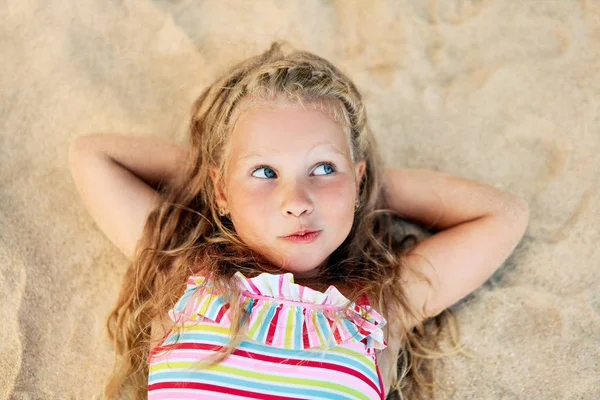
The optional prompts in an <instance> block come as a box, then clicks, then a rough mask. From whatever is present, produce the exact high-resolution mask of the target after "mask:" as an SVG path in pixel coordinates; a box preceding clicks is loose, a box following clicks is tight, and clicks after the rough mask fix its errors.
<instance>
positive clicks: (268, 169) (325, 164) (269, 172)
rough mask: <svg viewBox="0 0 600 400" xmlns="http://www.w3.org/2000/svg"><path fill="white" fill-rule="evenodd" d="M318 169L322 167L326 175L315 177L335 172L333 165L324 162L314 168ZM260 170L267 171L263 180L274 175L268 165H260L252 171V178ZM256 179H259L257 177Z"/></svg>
mask: <svg viewBox="0 0 600 400" xmlns="http://www.w3.org/2000/svg"><path fill="white" fill-rule="evenodd" d="M320 167H323V168H324V169H325V171H326V173H325V174H319V175H317V176H320V175H331V174H332V173H333V172H334V171H335V165H334V164H333V163H330V162H324V163H321V164H319V165H318V166H317V168H315V170H317V169H318V168H320ZM261 169H264V170H265V171H268V172H266V173H265V174H264V175H265V176H264V177H265V178H272V177H273V176H274V175H275V172H274V171H273V170H272V169H271V168H270V167H269V166H268V165H261V166H258V167H256V168H255V169H254V170H253V171H252V176H255V175H254V173H255V172H256V171H260V170H261ZM327 171H330V172H327ZM257 178H259V177H258V176H257Z"/></svg>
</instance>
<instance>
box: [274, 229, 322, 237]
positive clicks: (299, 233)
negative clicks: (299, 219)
mask: <svg viewBox="0 0 600 400" xmlns="http://www.w3.org/2000/svg"><path fill="white" fill-rule="evenodd" d="M313 232H320V230H314V229H313V230H310V229H302V230H300V231H297V232H294V233H291V234H289V235H286V236H281V237H282V238H286V237H290V236H301V235H306V234H307V233H313Z"/></svg>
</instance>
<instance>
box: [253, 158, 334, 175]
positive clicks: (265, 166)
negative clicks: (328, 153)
mask: <svg viewBox="0 0 600 400" xmlns="http://www.w3.org/2000/svg"><path fill="white" fill-rule="evenodd" d="M321 165H329V166H330V167H332V168H333V169H334V172H335V171H337V166H336V165H335V164H334V163H332V162H330V161H324V162H321V163H318V164H317V166H316V167H315V168H317V167H320V166H321ZM261 168H269V169H272V168H271V166H269V165H259V166H257V167H255V168H252V172H250V175H252V174H254V173H255V172H256V171H258V170H259V169H261ZM332 173H333V172H332ZM327 175H331V174H325V175H320V176H327ZM261 179H262V178H261Z"/></svg>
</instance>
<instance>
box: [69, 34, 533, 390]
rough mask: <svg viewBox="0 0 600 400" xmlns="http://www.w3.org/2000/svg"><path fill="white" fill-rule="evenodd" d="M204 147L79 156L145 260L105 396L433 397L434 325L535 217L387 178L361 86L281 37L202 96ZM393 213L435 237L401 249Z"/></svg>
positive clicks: (194, 135) (91, 184)
mask: <svg viewBox="0 0 600 400" xmlns="http://www.w3.org/2000/svg"><path fill="white" fill-rule="evenodd" d="M189 144H190V145H189V149H184V148H182V147H180V146H177V145H176V144H174V143H170V142H167V141H165V140H161V139H158V138H153V137H145V138H142V137H137V138H133V137H127V136H123V135H99V134H95V135H86V136H81V137H79V138H77V139H76V140H75V141H74V142H73V145H72V146H71V150H70V158H69V160H70V165H71V168H72V173H73V176H74V179H75V182H76V184H77V187H78V190H79V192H80V194H81V196H82V198H83V200H84V203H85V205H86V207H87V208H88V210H89V211H90V213H91V215H92V216H93V218H94V219H95V221H96V222H97V224H98V226H99V227H100V228H101V229H102V231H103V232H104V233H105V234H106V235H107V236H108V237H109V238H110V239H111V240H112V241H113V242H114V243H115V245H116V246H118V247H119V248H120V249H121V250H122V251H123V252H124V253H125V254H126V255H127V256H128V257H130V258H131V260H132V261H131V265H130V266H129V269H128V270H127V273H126V274H125V277H124V280H123V284H122V287H121V292H120V295H119V298H118V301H117V304H116V306H115V308H114V309H113V311H112V313H111V314H110V316H109V318H108V324H107V325H108V332H109V336H110V338H111V340H113V342H114V345H115V349H116V353H117V355H120V356H121V357H120V359H117V361H119V362H118V363H117V366H116V368H115V370H114V371H113V374H112V375H111V376H110V377H109V378H108V380H107V383H106V385H105V388H104V397H105V398H114V397H115V396H116V395H117V394H118V393H119V392H123V393H124V392H127V391H129V392H131V394H132V395H133V396H132V397H133V398H136V399H141V398H145V397H146V396H147V397H148V398H150V399H166V398H179V399H183V398H185V399H190V398H202V399H205V398H206V399H209V398H214V399H217V398H218V399H234V398H235V399H242V398H260V399H291V398H294V399H298V398H302V399H317V398H319V399H385V398H386V396H387V398H392V393H396V394H397V395H399V396H401V397H402V396H403V395H404V396H410V398H416V397H419V396H420V395H422V394H424V393H425V391H424V389H426V388H428V387H430V386H431V384H432V382H433V376H432V375H431V372H432V369H431V368H432V367H431V366H429V367H427V365H429V364H426V363H423V361H424V360H427V359H431V358H432V357H438V356H439V354H440V353H439V352H438V351H436V349H437V348H436V346H435V342H432V341H431V340H430V339H432V338H433V339H435V335H437V332H439V329H438V330H435V329H433V328H431V327H432V326H434V325H433V324H432V323H431V322H433V321H437V322H439V321H440V320H441V316H444V315H448V316H451V314H450V313H448V310H447V307H449V306H451V305H452V304H454V303H456V302H457V301H458V300H460V299H461V298H463V297H464V296H466V295H467V294H468V293H470V292H472V291H473V290H474V289H476V288H477V287H478V286H480V285H481V284H482V283H483V282H484V281H485V280H486V279H487V278H488V277H489V276H490V275H491V274H492V273H493V272H494V271H495V270H496V269H497V268H498V267H499V266H500V265H501V264H502V262H503V261H504V260H505V259H506V258H507V257H508V255H510V253H511V252H512V251H513V250H514V248H515V246H516V245H517V244H518V242H519V241H520V239H521V237H522V235H523V233H524V231H525V229H526V226H527V222H528V207H527V204H526V203H525V202H524V201H523V200H521V199H520V198H519V197H516V196H514V195H511V194H509V193H505V192H502V191H499V190H497V189H495V188H493V187H491V186H488V185H484V184H481V183H477V182H474V181H470V180H466V179H462V178H458V177H453V176H450V175H446V174H442V173H436V172H433V171H427V170H409V169H392V168H384V166H383V164H382V161H381V158H380V155H379V153H378V150H377V145H376V141H375V138H374V136H373V134H372V132H371V130H370V129H369V126H368V123H367V114H366V109H365V105H364V103H363V101H362V99H361V95H360V94H359V92H358V91H357V89H356V87H355V85H354V84H353V83H352V82H351V81H350V79H348V77H347V76H346V75H344V74H343V73H342V72H341V71H340V70H339V69H337V68H336V67H335V66H333V65H332V64H331V63H329V62H328V61H326V60H324V59H323V58H320V57H318V56H316V55H313V54H311V53H308V52H300V51H295V52H291V53H289V54H286V52H284V48H283V46H282V43H280V42H275V43H273V44H272V46H271V48H270V49H269V50H268V51H266V52H265V53H264V54H260V55H259V56H256V57H253V58H250V59H248V60H246V61H244V62H242V63H240V64H238V65H235V66H234V67H233V68H232V69H231V70H230V71H229V72H227V73H226V74H224V75H223V76H221V77H220V78H219V79H217V80H216V81H215V82H214V83H213V84H212V85H211V86H209V87H208V88H206V89H205V90H204V92H203V93H202V94H201V95H200V97H199V98H198V99H197V100H196V102H195V104H194V106H193V109H192V118H191V123H190V141H189ZM394 218H395V219H396V220H402V219H405V220H410V221H412V222H415V223H418V224H420V225H423V226H425V227H427V228H433V229H432V231H433V232H434V234H433V235H431V236H430V237H427V238H426V239H422V240H417V237H416V236H415V235H408V234H404V235H398V234H393V229H392V228H393V221H394ZM443 311H445V312H444V313H442V312H443ZM433 317H435V318H433ZM449 321H450V322H453V321H452V320H449ZM438 327H439V326H438ZM430 328H431V329H430ZM452 328H453V326H451V332H452V331H453V329H452ZM445 354H447V353H445ZM428 371H429V372H428Z"/></svg>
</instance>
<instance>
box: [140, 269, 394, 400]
mask: <svg viewBox="0 0 600 400" xmlns="http://www.w3.org/2000/svg"><path fill="white" fill-rule="evenodd" d="M236 278H237V281H238V282H239V283H240V285H242V289H243V292H242V297H241V298H240V302H241V304H242V307H244V308H245V309H246V310H247V311H248V312H249V316H250V320H249V328H248V331H247V333H246V336H245V337H244V339H243V340H242V342H241V343H240V344H239V345H238V346H237V347H236V349H235V350H234V351H233V353H232V354H231V355H229V356H228V357H227V358H225V359H224V360H223V361H221V362H220V363H218V364H216V365H214V366H212V367H208V368H206V367H205V366H202V367H200V368H199V367H198V366H197V365H194V364H195V363H197V362H198V361H200V360H202V359H204V358H206V357H207V356H210V355H211V354H214V353H215V352H216V351H218V350H219V349H220V348H222V346H223V345H225V344H227V343H228V342H229V338H228V334H229V326H230V319H229V304H227V303H225V301H224V300H223V299H222V298H221V297H220V296H219V295H218V293H216V291H215V290H214V287H213V286H212V283H211V282H206V284H207V286H206V287H205V289H204V290H198V289H200V288H198V286H199V285H200V284H201V283H203V282H204V279H205V278H204V277H202V276H191V277H190V278H189V279H188V282H187V288H186V290H185V292H184V294H183V296H182V297H181V298H180V299H179V301H178V302H177V303H176V304H175V306H174V307H173V309H172V310H170V311H169V316H170V318H171V319H172V320H173V321H178V320H180V321H182V322H181V323H180V324H176V326H175V327H174V328H173V329H171V330H170V331H169V332H167V333H166V335H165V336H164V338H163V339H162V341H161V342H160V343H159V344H158V345H157V346H156V347H154V348H153V349H152V350H151V352H150V354H149V356H148V364H149V374H148V399H149V400H158V399H238V400H239V399H273V400H275V399H365V400H367V399H384V388H383V383H382V380H381V375H380V372H379V368H378V364H377V353H376V350H382V349H384V348H385V347H386V346H387V343H386V341H385V340H384V337H383V331H382V329H381V327H382V326H384V325H385V324H386V320H385V319H384V318H383V317H382V316H381V315H380V314H378V313H377V311H375V310H374V309H373V308H372V307H370V305H369V301H368V298H367V296H363V297H362V298H361V299H360V300H359V301H357V303H355V304H352V305H351V307H350V308H349V309H348V310H347V312H346V313H345V314H346V315H344V317H343V318H342V319H341V320H339V321H338V322H336V321H335V320H334V317H335V315H339V314H340V311H341V310H342V308H343V306H344V305H345V304H347V303H348V301H349V300H348V299H347V298H346V297H344V295H342V294H341V293H340V292H339V291H338V290H337V288H336V287H335V286H333V285H331V286H329V288H328V289H327V290H326V291H325V292H319V291H316V290H313V289H311V288H309V287H307V286H302V285H299V284H295V283H294V276H293V274H292V273H285V274H269V273H262V274H260V275H258V276H257V277H254V278H246V277H245V276H244V275H242V274H241V273H240V272H237V273H236ZM361 316H362V317H361ZM168 345H171V346H170V349H169V350H168V351H167V350H165V346H168Z"/></svg>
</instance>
